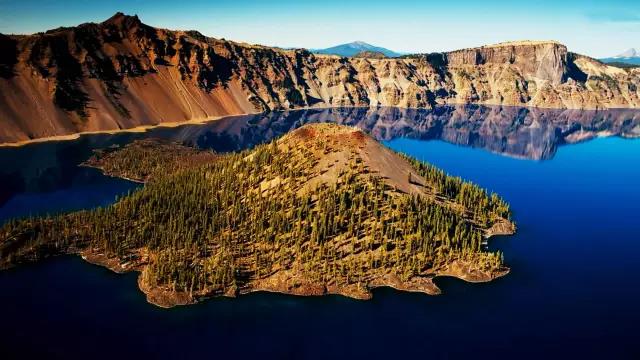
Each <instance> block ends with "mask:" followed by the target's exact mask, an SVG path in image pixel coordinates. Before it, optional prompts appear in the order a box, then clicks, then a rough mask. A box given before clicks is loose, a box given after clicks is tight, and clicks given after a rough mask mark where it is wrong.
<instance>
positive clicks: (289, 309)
mask: <svg viewBox="0 0 640 360" xmlns="http://www.w3.org/2000/svg"><path fill="white" fill-rule="evenodd" d="M297 121H298V120H295V122H296V123H297ZM285 123H286V122H285ZM287 124H288V123H287ZM376 128H379V126H374V127H373V129H376ZM167 131H168V132H170V131H169V130H167ZM174 131H182V132H184V130H174ZM242 133H244V134H245V135H246V134H247V132H246V131H243V132H242ZM249 133H250V132H249ZM198 134H199V135H198V137H197V139H200V141H202V136H203V135H202V134H203V133H202V131H200V130H199V131H198ZM251 134H253V133H251ZM276 135H277V132H274V133H272V135H271V136H276ZM471 135H472V136H471V137H470V138H475V139H478V138H481V136H482V135H481V134H479V133H478V134H474V133H472V134H471ZM131 136H133V135H131ZM135 136H139V135H135ZM135 136H133V137H135ZM206 136H207V138H208V139H212V138H218V139H222V138H226V139H229V137H228V136H227V135H219V134H217V133H216V134H212V133H209V134H207V135H206ZM252 136H253V135H252ZM501 137H502V135H501ZM265 138H267V137H265ZM391 138H393V137H392V136H391ZM507 138H509V134H506V135H504V138H503V141H505V139H507ZM447 139H448V138H447ZM537 140H539V139H532V140H531V141H532V142H531V143H522V144H520V145H521V146H520V147H519V148H529V147H531V146H530V145H531V144H534V143H535V144H538V143H539V142H537ZM79 141H80V143H73V142H71V143H64V144H63V143H51V144H38V145H37V146H33V147H24V148H21V149H20V150H16V149H12V150H11V151H9V149H0V163H2V162H3V161H4V163H5V164H8V163H12V160H13V161H15V160H16V159H23V165H22V166H16V167H15V168H14V169H13V170H12V171H13V174H14V175H13V176H9V175H8V171H6V170H5V171H6V173H5V174H4V175H3V176H4V178H3V179H16V178H19V179H20V180H19V181H13V182H12V184H13V185H12V186H13V188H11V189H12V190H10V191H9V190H5V194H6V195H5V199H4V200H3V202H2V203H1V204H2V205H1V207H0V219H6V218H7V217H9V216H22V215H24V214H28V213H30V212H43V211H45V212H47V211H60V210H69V209H76V208H84V207H93V206H98V205H101V204H104V203H108V202H110V201H112V200H113V198H114V196H115V195H116V194H122V193H125V192H126V191H128V190H130V189H132V188H133V187H134V185H133V184H131V183H128V182H124V181H121V180H116V179H111V178H106V177H103V176H100V175H99V174H96V173H95V172H92V171H91V170H88V169H81V168H77V167H75V165H76V164H77V163H78V162H80V161H82V159H84V158H86V157H87V156H88V154H90V149H91V148H94V147H101V146H106V145H109V144H111V143H114V142H118V141H120V142H122V143H124V142H126V141H130V138H127V139H123V138H118V140H117V141H116V140H114V139H113V138H109V139H98V138H91V139H87V138H85V139H81V140H79ZM259 141H260V137H259V136H257V135H256V136H253V137H252V140H251V141H250V142H259ZM82 142H84V143H82ZM205 143H206V142H205ZM457 143H461V142H457ZM229 144H231V145H232V144H233V143H229ZM385 144H387V145H388V146H390V147H391V148H394V149H396V150H399V151H403V152H406V153H408V154H411V155H413V156H415V157H418V158H420V159H423V160H427V161H429V162H432V163H434V164H435V165H437V166H439V167H441V168H443V169H445V170H446V171H448V172H450V173H451V174H454V175H460V176H462V177H465V178H467V179H471V180H473V181H474V182H476V183H478V184H480V185H482V186H484V187H487V188H489V189H491V190H493V191H496V192H498V193H499V194H500V195H502V196H503V197H504V198H506V199H507V201H508V202H510V203H511V205H512V208H513V211H514V216H515V220H516V222H517V224H518V232H517V234H516V235H514V236H510V237H501V238H496V239H493V240H492V241H491V242H490V245H491V247H492V248H493V249H500V250H502V251H503V252H504V254H505V260H506V262H507V263H508V264H509V265H510V266H511V269H512V271H511V273H510V274H509V275H508V276H506V277H504V278H501V279H498V280H496V281H493V282H491V283H487V284H468V283H464V282H462V281H459V280H455V279H440V280H439V281H438V284H439V285H440V286H441V287H442V289H443V291H444V294H443V295H441V296H428V295H423V294H408V293H401V292H398V291H394V290H391V289H380V290H377V291H375V293H374V298H373V299H372V300H371V301H357V300H351V299H346V298H343V297H338V296H327V297H320V298H298V297H291V296H285V295H278V294H252V295H247V296H242V297H240V298H237V299H211V300H209V301H206V302H204V303H202V304H198V305H194V306H188V307H180V308H174V309H170V310H164V309H160V308H157V307H154V306H151V305H149V304H147V303H146V302H145V299H144V296H143V294H142V293H141V292H140V291H139V290H138V289H137V285H136V274H126V275H117V274H114V273H111V272H110V271H108V270H106V269H103V268H100V267H97V266H93V265H89V264H86V263H84V262H83V261H82V260H81V259H79V258H77V257H60V258H54V259H49V260H47V261H44V262H41V263H39V264H34V265H29V266H23V267H20V268H17V269H12V270H9V271H4V272H0V309H2V310H0V311H1V313H0V358H33V357H46V358H57V357H60V358H61V357H64V358H85V357H91V358H114V357H118V358H131V357H136V356H147V357H152V358H194V357H196V356H201V357H207V358H218V357H234V358H247V357H264V358H278V359H288V358H291V359H298V358H312V359H315V358H318V359H319V358H334V357H337V358H386V359H395V358H403V357H409V356H412V357H419V358H469V357H474V358H492V359H496V358H536V357H544V358H577V357H580V358H638V357H640V348H638V346H637V339H638V335H639V334H640V329H639V328H638V327H639V326H640V308H639V307H638V304H640V286H638V285H639V284H638V280H637V279H636V277H637V274H640V222H639V221H638V214H639V213H640V212H639V210H640V205H639V204H640V185H639V184H640V156H639V155H640V141H638V140H625V139H621V138H601V139H595V140H592V141H588V142H584V143H581V144H578V145H563V146H559V148H558V150H557V151H555V150H554V152H553V153H552V154H551V153H550V154H551V155H553V156H551V159H550V160H545V161H533V160H518V159H514V158H512V157H508V156H502V155H497V154H493V153H490V152H489V151H486V150H483V149H477V148H471V147H463V146H457V145H453V144H450V143H445V142H442V141H438V140H435V141H426V140H416V139H406V138H395V139H392V140H388V141H385ZM475 144H476V145H478V144H487V142H486V141H483V142H481V143H477V142H476V143H475ZM545 144H547V145H548V144H550V143H548V142H545ZM547 145H545V147H548V146H547ZM551 145H553V147H555V146H556V145H561V143H551ZM229 146H230V145H229ZM476 147H484V148H485V149H488V150H491V151H496V147H493V146H492V147H486V146H476ZM63 148H64V149H66V150H64V151H63V150H61V149H63ZM510 149H513V148H510ZM52 153H53V154H59V155H58V156H54V157H53V158H55V160H51V156H52V155H51V154H52ZM44 154H47V156H49V157H46V156H44ZM70 154H75V156H73V158H74V159H73V160H68V158H69V157H70ZM27 155H28V156H29V157H26V156H27ZM508 155H514V154H512V153H509V154H508ZM515 155H518V156H522V154H515ZM45 158H48V159H49V160H48V161H43V159H45ZM24 159H28V161H27V160H24ZM36 163H37V165H34V164H36ZM25 167H27V168H30V169H31V170H29V171H25V170H24V168H25ZM43 169H47V170H46V171H45V170H43ZM61 169H64V171H63V170H61ZM5 183H6V184H9V183H8V182H5ZM41 184H44V185H41ZM2 355H4V356H2Z"/></svg>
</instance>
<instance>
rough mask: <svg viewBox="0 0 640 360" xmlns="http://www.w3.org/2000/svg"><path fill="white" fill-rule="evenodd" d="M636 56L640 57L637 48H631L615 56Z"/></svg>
mask: <svg viewBox="0 0 640 360" xmlns="http://www.w3.org/2000/svg"><path fill="white" fill-rule="evenodd" d="M636 57H640V51H638V50H636V49H635V48H631V49H629V50H627V51H625V52H623V53H622V54H619V55H616V56H614V58H636Z"/></svg>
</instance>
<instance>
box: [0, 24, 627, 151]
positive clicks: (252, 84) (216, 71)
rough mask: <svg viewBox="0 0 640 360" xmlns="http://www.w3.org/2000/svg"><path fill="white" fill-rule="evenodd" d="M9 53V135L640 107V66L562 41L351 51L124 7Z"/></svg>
mask: <svg viewBox="0 0 640 360" xmlns="http://www.w3.org/2000/svg"><path fill="white" fill-rule="evenodd" d="M0 54H1V56H0V124H1V125H0V143H12V142H20V141H25V140H29V139H35V138H44V137H51V136H56V135H67V134H73V133H78V132H86V131H98V130H118V129H127V128H134V127H137V126H142V125H156V124H160V123H165V122H181V121H188V120H199V119H200V120H201V119H209V118H212V117H215V116H222V115H233V114H242V113H254V112H262V111H269V110H282V109H298V108H308V107H338V106H345V107H346V106H358V107H378V106H396V107H410V108H432V107H435V106H437V105H442V104H461V103H475V104H498V105H514V106H534V107H546V108H569V109H601V108H637V107H638V106H640V92H639V90H638V86H639V85H640V69H620V68H616V67H612V66H607V65H605V64H603V63H601V62H599V61H597V60H594V59H591V58H589V57H586V56H582V55H578V54H575V53H571V52H569V51H568V50H567V48H566V47H565V46H564V45H561V44H559V43H557V42H552V41H538V42H532V41H525V42H513V43H502V44H497V45H491V46H484V47H479V48H473V49H464V50H457V51H453V52H448V53H434V54H417V55H408V56H403V57H402V58H393V59H375V58H371V57H359V58H355V57H353V58H346V57H339V56H332V55H318V54H312V53H310V52H309V51H307V50H304V49H297V50H282V49H276V48H270V47H264V46H258V45H249V44H244V43H237V42H233V41H227V40H224V39H214V38H209V37H206V36H204V35H202V34H200V33H198V32H197V31H171V30H166V29H157V28H153V27H150V26H148V25H145V24H143V23H142V22H141V21H140V20H139V19H138V17H137V16H127V15H124V14H121V13H118V14H116V15H114V16H113V17H112V18H110V19H108V20H106V21H105V22H102V23H99V24H94V23H88V24H82V25H79V26H77V27H72V28H59V29H54V30H50V31H48V32H46V33H39V34H34V35H26V36H25V35H9V36H6V35H0Z"/></svg>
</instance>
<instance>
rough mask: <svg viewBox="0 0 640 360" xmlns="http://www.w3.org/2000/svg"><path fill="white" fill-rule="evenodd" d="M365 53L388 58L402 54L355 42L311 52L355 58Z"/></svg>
mask: <svg viewBox="0 0 640 360" xmlns="http://www.w3.org/2000/svg"><path fill="white" fill-rule="evenodd" d="M363 51H367V52H372V53H374V52H375V53H381V54H384V55H385V56H386V57H398V56H400V54H399V53H397V52H395V51H391V50H389V49H385V48H383V47H379V46H374V45H371V44H367V43H366V42H363V41H354V42H352V43H348V44H342V45H337V46H333V47H330V48H326V49H314V50H311V52H314V53H316V54H330V55H339V56H347V57H353V56H354V55H356V54H358V53H361V52H363Z"/></svg>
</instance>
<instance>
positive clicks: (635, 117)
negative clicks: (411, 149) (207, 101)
mask: <svg viewBox="0 0 640 360" xmlns="http://www.w3.org/2000/svg"><path fill="white" fill-rule="evenodd" d="M328 121H330V122H337V123H340V124H345V125H352V126H357V127H359V128H361V129H364V130H366V131H367V132H368V133H370V134H371V135H372V136H374V137H375V138H376V139H378V140H390V139H393V138H397V137H408V138H414V139H422V140H432V139H437V140H443V141H447V142H451V143H454V144H459V145H464V146H471V147H477V148H483V149H486V150H488V151H491V152H495V153H499V154H503V155H507V156H514V157H519V158H526V159H534V160H545V159H550V158H551V157H553V155H554V154H555V152H556V149H557V147H558V146H559V145H562V144H567V143H575V142H578V141H584V140H588V139H591V138H594V137H597V136H603V135H607V136H609V135H617V136H622V137H638V136H640V111H638V110H606V111H580V110H555V109H534V108H517V107H487V106H457V107H442V108H438V109H436V110H422V109H399V108H379V109H369V108H342V109H323V110H315V109H314V110H301V111H292V112H280V113H271V114H261V115H252V116H240V117H235V118H227V119H223V120H220V121H215V122H212V123H209V124H206V125H203V126H199V127H183V128H181V129H179V130H176V129H172V130H166V129H159V130H163V131H164V132H166V133H167V134H161V132H163V131H158V134H157V135H158V136H160V137H164V136H163V135H169V134H168V133H171V134H170V136H169V137H170V138H172V139H174V140H177V141H182V142H186V143H191V144H194V145H197V146H200V147H209V148H213V149H216V150H218V151H232V150H238V149H243V148H246V147H250V146H253V145H255V144H257V143H261V142H264V141H268V140H270V139H272V138H274V137H277V136H280V135H282V134H284V133H286V132H288V131H290V130H291V129H293V128H296V127H299V126H301V125H303V124H305V123H309V122H328Z"/></svg>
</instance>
